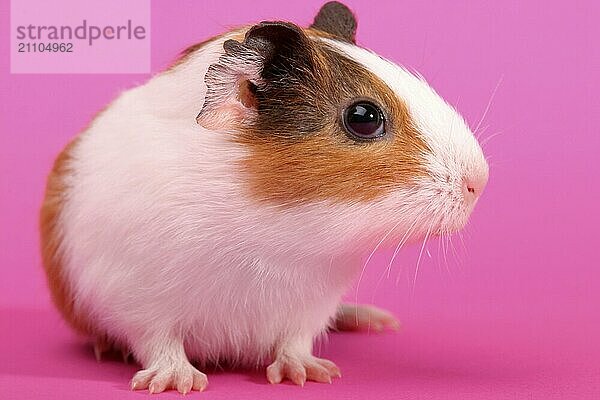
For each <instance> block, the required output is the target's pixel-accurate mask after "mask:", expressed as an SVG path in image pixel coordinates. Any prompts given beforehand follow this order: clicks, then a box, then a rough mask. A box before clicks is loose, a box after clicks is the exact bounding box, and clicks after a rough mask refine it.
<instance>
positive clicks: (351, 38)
mask: <svg viewBox="0 0 600 400" xmlns="http://www.w3.org/2000/svg"><path fill="white" fill-rule="evenodd" d="M310 27H311V28H313V29H318V30H320V31H323V32H326V33H329V34H331V35H333V36H335V37H336V38H338V39H340V40H343V41H345V42H349V43H356V41H355V35H356V18H354V14H352V11H350V9H349V8H348V7H346V6H345V5H343V4H342V3H339V2H337V1H330V2H328V3H325V4H324V5H323V7H321V9H320V10H319V13H318V14H317V16H316V17H315V20H314V22H313V23H312V25H311V26H310Z"/></svg>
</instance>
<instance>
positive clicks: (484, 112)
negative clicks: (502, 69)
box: [473, 74, 504, 137]
mask: <svg viewBox="0 0 600 400" xmlns="http://www.w3.org/2000/svg"><path fill="white" fill-rule="evenodd" d="M503 80H504V74H502V75H501V76H500V79H499V80H498V83H497V84H496V87H495V88H494V90H493V91H492V95H491V96H490V100H489V101H488V103H487V106H486V107H485V110H484V111H483V115H482V116H481V119H480V120H479V122H478V123H477V125H476V126H475V129H473V132H474V133H475V135H476V136H475V137H477V130H478V129H479V127H480V126H481V123H482V122H483V120H484V119H485V117H486V115H487V113H488V111H489V110H490V106H491V105H492V101H493V100H494V96H495V95H496V91H497V90H498V87H499V86H500V84H501V83H502V81H503Z"/></svg>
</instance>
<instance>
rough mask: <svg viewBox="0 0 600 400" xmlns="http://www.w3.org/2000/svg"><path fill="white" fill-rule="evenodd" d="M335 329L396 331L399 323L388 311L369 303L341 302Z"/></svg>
mask: <svg viewBox="0 0 600 400" xmlns="http://www.w3.org/2000/svg"><path fill="white" fill-rule="evenodd" d="M335 329H337V330H340V331H375V332H381V331H383V330H384V329H391V330H394V331H397V330H398V329H400V323H399V322H398V320H397V319H396V318H395V317H394V316H393V315H392V314H390V313H389V312H387V311H385V310H382V309H381V308H377V307H375V306H370V305H362V304H357V305H356V304H342V305H341V306H340V309H339V310H338V313H337V315H336V318H335Z"/></svg>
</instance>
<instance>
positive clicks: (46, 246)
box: [40, 138, 91, 334]
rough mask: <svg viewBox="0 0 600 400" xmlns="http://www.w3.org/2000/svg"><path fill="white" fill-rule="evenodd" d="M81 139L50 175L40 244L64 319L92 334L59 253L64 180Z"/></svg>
mask: <svg viewBox="0 0 600 400" xmlns="http://www.w3.org/2000/svg"><path fill="white" fill-rule="evenodd" d="M78 140H79V139H78V138H76V139H74V140H73V141H71V142H70V143H69V144H68V145H67V146H66V147H65V148H64V150H63V151H62V152H61V153H60V154H59V156H58V157H57V158H56V160H55V161H54V167H53V168H52V172H50V175H48V181H47V184H46V193H45V196H44V202H43V203H42V207H41V210H40V239H41V241H40V243H41V250H42V261H43V265H44V269H45V271H46V276H47V279H48V287H49V288H50V293H51V295H52V300H53V302H54V304H55V305H56V307H57V308H58V310H59V311H60V312H61V314H62V316H63V318H64V319H65V320H66V321H67V322H68V323H69V324H70V325H71V326H72V327H73V328H75V330H77V331H79V332H80V333H84V334H90V333H91V329H90V323H89V321H87V320H86V319H85V317H83V316H82V315H80V314H77V313H76V312H75V310H74V299H73V295H72V294H71V288H70V286H69V283H68V281H67V279H66V277H65V276H64V269H63V265H62V263H63V260H62V255H61V252H60V245H61V240H62V238H61V232H60V226H59V222H58V220H59V217H60V214H61V212H62V209H63V205H64V201H65V194H66V191H67V183H66V182H65V177H66V176H67V175H68V174H69V173H70V168H71V167H70V162H71V153H72V151H73V149H74V148H75V146H76V145H77V142H78Z"/></svg>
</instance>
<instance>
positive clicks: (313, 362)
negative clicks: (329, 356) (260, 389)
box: [267, 356, 341, 386]
mask: <svg viewBox="0 0 600 400" xmlns="http://www.w3.org/2000/svg"><path fill="white" fill-rule="evenodd" d="M339 376H341V374H340V370H339V368H338V367H337V366H336V365H335V364H334V363H332V362H331V361H329V360H324V359H320V358H317V357H313V356H304V357H290V356H281V357H279V358H278V359H277V360H275V362H273V363H272V364H271V365H269V366H268V367H267V380H268V381H269V382H270V383H272V384H277V383H281V381H283V379H285V378H287V379H289V380H290V381H292V382H293V383H294V384H296V385H298V386H304V384H305V383H306V381H307V380H309V381H314V382H319V383H331V382H332V378H337V377H339Z"/></svg>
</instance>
